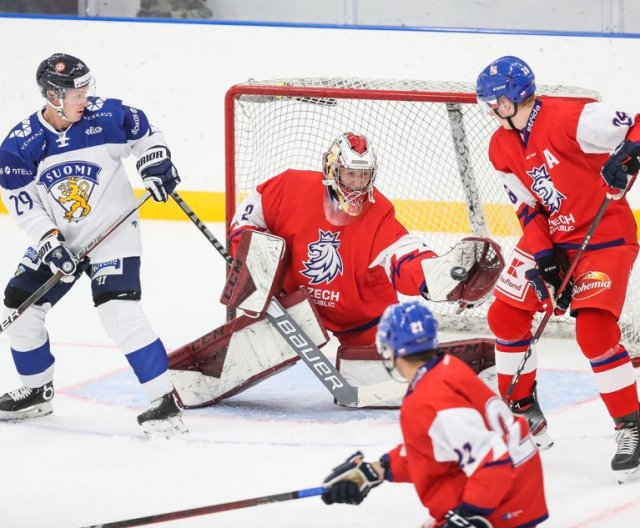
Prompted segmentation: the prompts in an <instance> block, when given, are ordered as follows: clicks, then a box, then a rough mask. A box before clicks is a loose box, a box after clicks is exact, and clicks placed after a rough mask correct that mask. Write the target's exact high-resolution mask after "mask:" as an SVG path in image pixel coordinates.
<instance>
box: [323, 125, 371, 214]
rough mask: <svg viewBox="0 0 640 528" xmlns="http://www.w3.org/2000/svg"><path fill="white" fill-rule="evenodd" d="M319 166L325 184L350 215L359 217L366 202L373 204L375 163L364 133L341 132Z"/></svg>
mask: <svg viewBox="0 0 640 528" xmlns="http://www.w3.org/2000/svg"><path fill="white" fill-rule="evenodd" d="M322 165H323V168H324V174H325V180H324V184H325V185H326V186H327V187H328V188H329V192H330V193H333V195H334V196H332V198H333V199H335V200H337V201H338V203H339V206H340V208H341V209H342V210H343V211H344V212H345V213H347V214H348V215H349V216H358V215H359V214H360V213H361V212H362V211H363V209H364V207H365V205H366V204H367V203H368V202H370V203H374V199H373V184H374V182H375V179H376V171H377V168H378V162H377V160H376V155H375V153H374V152H373V148H372V147H371V145H370V144H369V141H368V140H367V138H366V137H365V136H363V135H361V134H354V133H353V132H345V133H344V134H340V136H338V138H337V139H336V140H335V141H334V142H333V143H332V144H331V147H330V148H329V150H328V151H327V152H325V154H324V156H323V158H322Z"/></svg>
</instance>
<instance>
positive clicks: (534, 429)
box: [509, 384, 553, 451]
mask: <svg viewBox="0 0 640 528" xmlns="http://www.w3.org/2000/svg"><path fill="white" fill-rule="evenodd" d="M509 406H510V407H511V412H512V413H513V414H519V415H520V416H523V417H524V418H526V420H527V423H528V424H529V430H530V431H531V434H532V435H533V440H534V441H535V443H536V445H537V446H538V449H540V450H541V451H546V450H547V449H549V448H550V447H551V446H552V445H553V440H552V439H551V437H550V436H549V433H548V432H547V419H546V418H545V417H544V414H542V409H541V408H540V404H539V403H538V392H537V390H536V386H535V384H534V386H533V391H532V392H531V396H527V397H526V398H523V399H521V400H517V401H512V402H510V404H509Z"/></svg>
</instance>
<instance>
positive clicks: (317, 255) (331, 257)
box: [300, 229, 342, 284]
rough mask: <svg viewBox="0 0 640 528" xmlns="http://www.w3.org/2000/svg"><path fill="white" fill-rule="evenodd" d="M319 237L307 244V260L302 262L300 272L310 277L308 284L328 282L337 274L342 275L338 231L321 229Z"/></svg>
mask: <svg viewBox="0 0 640 528" xmlns="http://www.w3.org/2000/svg"><path fill="white" fill-rule="evenodd" d="M319 232H320V238H319V240H317V241H316V242H312V243H311V244H309V246H308V248H309V250H308V253H309V260H307V261H305V262H303V264H304V270H302V271H301V272H300V273H302V275H304V276H305V277H307V278H309V279H311V280H310V281H309V284H320V283H322V282H326V283H327V284H328V283H330V282H331V281H332V280H333V279H335V277H336V276H337V275H338V273H339V274H341V275H342V257H341V256H340V253H339V252H338V249H339V247H340V239H339V237H340V233H332V232H331V231H323V230H322V229H320V231H319Z"/></svg>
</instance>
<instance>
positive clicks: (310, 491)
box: [85, 487, 325, 528]
mask: <svg viewBox="0 0 640 528" xmlns="http://www.w3.org/2000/svg"><path fill="white" fill-rule="evenodd" d="M324 491H325V488H322V487H319V488H307V489H303V490H297V491H289V492H286V493H277V494H274V495H266V496H264V497H255V498H253V499H243V500H239V501H233V502H223V503H222V504H212V505H211V506H202V507H200V508H190V509H188V510H178V511H174V512H169V513H158V514H155V515H148V516H146V517H136V518H134V519H125V520H123V521H115V522H110V523H105V524H93V525H91V526H87V527H85V528H128V527H130V526H143V525H146V524H155V523H160V522H165V521H176V520H178V519H187V518H189V517H196V516H198V515H209V514H211V513H219V512H225V511H230V510H238V509H240V508H251V507H253V506H259V505H260V504H269V503H272V502H284V501H289V500H295V499H303V498H305V497H313V496H316V495H322V493H324Z"/></svg>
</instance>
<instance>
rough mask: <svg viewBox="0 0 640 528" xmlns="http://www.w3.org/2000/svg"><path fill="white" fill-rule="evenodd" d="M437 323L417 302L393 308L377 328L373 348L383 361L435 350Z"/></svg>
mask: <svg viewBox="0 0 640 528" xmlns="http://www.w3.org/2000/svg"><path fill="white" fill-rule="evenodd" d="M437 332H438V322H437V321H436V320H435V318H434V317H433V314H432V313H431V310H429V308H427V307H426V306H425V305H424V304H423V303H421V302H420V301H409V302H404V303H400V304H392V305H391V306H389V307H388V308H387V309H386V310H385V311H384V314H382V318H381V319H380V323H379V324H378V333H377V335H376V345H377V346H378V352H379V353H380V354H381V355H382V357H383V358H384V359H386V360H392V359H395V358H398V357H404V356H409V355H411V354H418V353H420V352H426V351H429V350H435V349H437V348H438V338H437Z"/></svg>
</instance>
